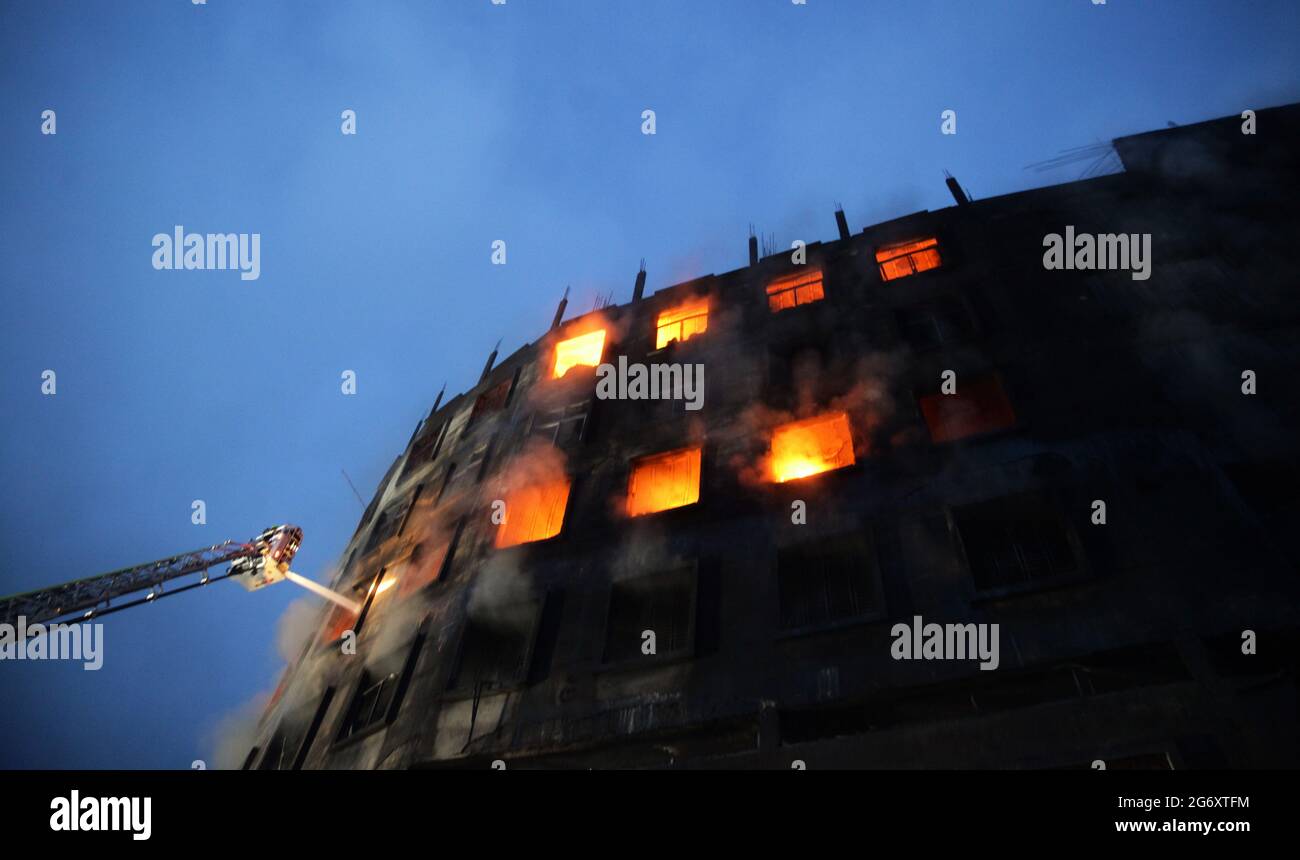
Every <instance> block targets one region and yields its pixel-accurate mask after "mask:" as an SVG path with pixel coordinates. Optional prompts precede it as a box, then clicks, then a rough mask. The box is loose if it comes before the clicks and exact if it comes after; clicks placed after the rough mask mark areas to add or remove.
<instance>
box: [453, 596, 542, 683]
mask: <svg viewBox="0 0 1300 860" xmlns="http://www.w3.org/2000/svg"><path fill="white" fill-rule="evenodd" d="M544 603H545V600H544V599H531V600H521V601H517V602H514V603H511V604H508V605H506V606H505V607H502V609H501V611H506V612H508V611H511V610H516V609H517V610H521V611H523V612H525V613H526V615H527V619H528V620H527V627H526V629H524V630H522V631H520V632H519V635H518V636H517V637H515V638H516V639H517V642H516V643H515V644H516V645H517V646H518V647H517V648H516V649H515V651H516V652H517V655H518V656H517V658H516V661H515V665H514V671H513V674H509V675H504V676H494V677H493V678H492V679H491V680H490V681H489V682H488V683H487V684H484V683H483V678H482V675H477V676H475V678H474V679H473V681H472V682H471V683H469V684H466V683H465V681H466V678H465V676H464V673H465V671H466V668H467V664H466V660H467V659H470V658H472V657H480V656H481V655H482V652H481V650H480V649H482V648H483V647H484V644H483V643H484V641H492V640H493V639H495V640H496V641H497V643H498V647H497V648H496V650H495V655H494V656H495V657H496V659H495V660H492V659H488V660H486V661H485V662H487V664H488V665H489V667H490V668H494V669H499V668H501V667H500V666H499V665H497V664H499V663H501V662H504V661H503V660H502V659H501V654H502V653H503V649H502V648H501V647H500V642H501V641H502V640H503V639H504V638H505V637H503V636H502V635H501V634H499V633H496V632H494V631H493V627H492V625H491V624H489V623H487V622H485V621H484V620H482V617H481V616H479V617H475V616H474V615H472V614H470V613H469V612H466V613H465V615H464V619H465V620H464V623H463V624H462V625H461V630H460V636H459V639H458V641H457V644H456V656H455V659H454V660H453V661H452V664H451V671H450V672H449V673H448V675H447V683H446V693H447V695H448V696H449V697H452V698H458V697H463V696H467V695H468V696H475V697H477V696H480V695H483V694H484V693H502V692H507V691H510V690H518V689H520V688H522V687H524V686H526V685H527V683H528V678H529V676H530V673H531V668H532V663H533V657H534V650H535V649H536V646H537V634H538V631H539V629H540V627H541V621H542V614H543V610H544ZM485 637H486V639H485ZM504 653H506V654H510V651H504ZM475 662H476V663H477V662H484V661H482V660H475Z"/></svg>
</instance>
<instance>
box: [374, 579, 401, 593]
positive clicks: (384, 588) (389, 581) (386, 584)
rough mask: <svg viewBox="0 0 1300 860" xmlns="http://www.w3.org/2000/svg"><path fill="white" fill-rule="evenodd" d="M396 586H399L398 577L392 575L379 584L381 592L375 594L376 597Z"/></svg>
mask: <svg viewBox="0 0 1300 860" xmlns="http://www.w3.org/2000/svg"><path fill="white" fill-rule="evenodd" d="M394 585H397V577H396V576H393V575H392V574H391V573H390V574H388V575H387V576H385V577H384V578H383V580H382V581H381V582H380V583H379V590H378V591H376V592H375V596H376V597H378V596H379V595H381V594H383V593H384V592H385V591H387V590H388V589H390V588H392V587H393V586H394Z"/></svg>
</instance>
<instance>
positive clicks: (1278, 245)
mask: <svg viewBox="0 0 1300 860" xmlns="http://www.w3.org/2000/svg"><path fill="white" fill-rule="evenodd" d="M1257 123H1258V130H1257V133H1256V134H1254V135H1246V134H1243V133H1242V130H1241V125H1242V120H1241V119H1240V118H1238V117H1229V118H1225V119H1222V120H1216V121H1212V122H1208V123H1201V124H1198V125H1194V126H1187V127H1182V128H1172V129H1167V130H1161V131H1157V132H1151V133H1148V134H1142V135H1137V136H1134V137H1129V138H1121V139H1118V140H1116V141H1114V148H1115V151H1116V153H1117V154H1118V155H1119V157H1120V159H1121V160H1122V162H1123V164H1124V168H1125V169H1124V170H1123V172H1120V173H1116V174H1113V175H1108V176H1103V177H1099V178H1095V179H1089V180H1083V181H1078V182H1073V183H1069V184H1066V185H1059V186H1054V187H1048V188H1041V189H1035V190H1030V191H1025V192H1020V193H1014V194H1008V195H1005V196H1001V197H996V198H990V199H984V200H976V201H973V202H966V203H962V204H959V205H955V206H953V207H951V208H948V209H944V210H941V211H936V212H929V211H926V212H919V213H916V214H912V215H908V216H906V217H902V218H899V219H897V220H894V221H890V222H887V223H884V224H878V225H875V226H872V227H868V228H866V229H864V230H862V231H861V232H857V233H851V234H850V233H847V231H841V237H840V238H838V239H835V240H833V241H826V242H821V243H815V244H811V245H809V246H808V247H807V261H806V263H804V264H803V265H802V266H799V265H796V264H795V263H794V262H793V261H792V258H791V252H781V253H778V254H774V255H772V256H768V257H765V258H762V259H757V260H756V261H754V262H752V263H751V265H748V266H746V267H744V268H740V269H737V270H735V271H731V272H727V273H725V274H720V275H708V276H705V277H701V278H698V279H696V280H694V281H691V282H689V283H685V284H680V285H677V286H673V287H670V288H667V289H662V290H659V291H658V292H656V293H654V294H653V295H651V296H649V297H646V298H643V299H641V300H639V301H634V302H632V303H629V304H625V305H618V306H611V307H608V308H605V309H603V310H600V311H597V312H593V314H588V315H585V316H583V317H579V318H576V319H571V320H565V321H562V322H561V323H560V324H559V325H558V326H557V327H556V328H554V329H553V330H551V331H550V332H547V333H546V334H545V335H543V336H542V337H541V338H539V339H538V340H537V341H536V342H535V343H532V344H528V345H526V346H524V347H523V348H521V349H519V350H518V351H516V352H515V353H514V354H513V355H511V356H509V357H508V358H506V359H505V360H504V361H502V362H501V363H500V364H499V365H496V366H494V367H491V368H490V369H489V370H488V371H487V372H486V373H485V375H484V378H483V379H482V380H481V381H480V382H479V384H478V385H476V386H475V387H474V388H473V389H471V390H470V391H467V392H465V393H464V394H461V395H460V396H456V397H453V398H451V399H450V400H448V401H447V402H445V403H440V404H439V405H438V406H437V407H436V408H435V409H434V410H433V411H432V412H431V413H430V414H429V416H428V418H427V419H426V420H425V421H424V422H423V423H422V424H421V426H420V427H419V428H418V429H417V431H416V432H415V434H414V435H413V436H412V439H411V443H410V445H409V446H408V448H407V450H406V451H405V452H404V453H403V454H402V455H401V456H400V457H399V458H398V459H397V460H396V461H395V463H394V464H393V467H392V469H391V470H390V471H389V474H388V475H387V476H385V478H384V480H383V481H382V482H381V485H380V487H379V490H378V492H377V493H376V496H375V498H374V501H373V502H372V503H371V505H370V509H369V510H368V511H367V512H366V515H365V517H364V519H363V521H362V522H361V524H360V525H359V527H358V530H357V532H356V534H355V535H354V536H353V538H352V541H351V543H350V544H349V546H348V548H347V551H346V553H345V555H344V563H343V565H342V567H341V570H340V573H339V575H338V578H337V580H336V582H335V583H334V586H335V588H337V589H338V590H339V591H343V592H354V593H355V594H356V595H357V598H358V600H361V601H364V602H365V603H366V604H367V609H366V610H365V612H363V615H362V617H361V618H360V619H359V621H360V624H359V633H358V634H357V636H356V654H355V655H351V654H346V653H342V652H343V650H344V649H343V648H341V646H340V643H339V641H337V638H336V637H335V635H334V634H335V633H337V632H340V631H342V630H345V629H348V628H349V627H351V628H354V629H355V628H357V627H358V624H357V621H358V620H357V619H348V618H344V619H342V620H341V623H339V622H340V619H337V618H335V619H331V621H330V622H329V623H327V622H326V621H325V620H323V621H322V624H323V625H325V626H328V627H330V630H329V632H328V633H324V634H322V636H321V637H319V638H318V639H317V640H315V641H313V642H312V643H311V646H310V647H309V648H308V649H307V650H306V651H305V652H304V654H303V657H302V659H301V660H300V661H299V663H298V664H296V665H295V666H294V667H291V669H290V672H289V673H288V674H287V676H286V681H285V684H284V685H283V690H282V692H281V693H280V694H279V695H277V698H276V701H275V703H274V704H273V706H272V707H271V708H270V709H269V710H268V712H267V714H266V717H265V719H264V722H263V726H262V729H261V738H260V740H259V743H258V746H257V748H256V749H255V750H253V751H252V752H251V753H250V756H249V759H248V766H249V767H307V768H411V767H431V768H448V767H450V768H455V767H468V768H487V767H490V766H493V763H494V762H501V763H504V766H505V767H508V768H511V769H514V768H527V767H595V768H603V767H680V768H715V767H755V768H790V767H792V766H798V765H796V762H802V763H803V764H804V766H806V767H808V768H835V767H862V768H1060V767H1089V766H1093V763H1094V762H1096V761H1103V762H1106V763H1107V765H1108V766H1110V767H1174V768H1205V767H1232V768H1269V767H1296V766H1300V748H1298V746H1297V733H1296V731H1295V727H1296V725H1297V724H1300V723H1298V720H1297V717H1298V707H1297V701H1298V690H1297V680H1296V678H1297V676H1296V663H1297V643H1298V635H1297V629H1298V625H1300V578H1298V577H1300V571H1298V570H1297V565H1298V564H1300V551H1298V550H1297V548H1296V547H1297V540H1296V537H1295V529H1296V527H1297V525H1300V516H1298V514H1300V504H1298V503H1297V498H1298V494H1297V491H1296V487H1297V484H1296V481H1297V480H1300V469H1298V468H1297V463H1298V462H1300V441H1298V440H1297V434H1296V429H1297V427H1300V415H1298V414H1297V413H1298V411H1300V381H1298V380H1300V299H1297V293H1296V289H1297V279H1296V276H1295V268H1296V267H1295V261H1294V258H1295V254H1296V250H1297V248H1300V205H1298V204H1297V200H1296V196H1295V189H1296V188H1297V187H1300V169H1298V166H1297V151H1296V149H1295V148H1294V142H1295V141H1296V140H1298V139H1300V134H1298V132H1300V107H1297V106H1289V107H1285V108H1277V109H1272V110H1263V111H1260V112H1259V113H1258V116H1257ZM1067 226H1072V227H1073V228H1074V230H1075V231H1076V232H1077V233H1091V234H1120V233H1126V234H1137V235H1144V234H1149V235H1150V237H1151V261H1150V262H1151V276H1150V278H1149V279H1148V280H1145V281H1141V280H1134V279H1133V278H1132V276H1131V273H1130V272H1129V271H1086V270H1074V271H1061V270H1048V269H1046V268H1045V266H1044V237H1045V236H1047V235H1048V234H1051V233H1063V232H1064V231H1065V229H1066V227H1067ZM925 238H934V239H936V240H937V243H938V249H939V254H940V256H941V259H942V263H941V265H939V266H938V267H937V268H932V269H929V270H926V271H920V272H918V273H916V274H913V275H910V276H907V277H901V278H897V279H894V280H883V279H882V275H881V268H880V265H879V264H878V262H877V251H878V250H879V249H880V248H882V247H886V246H889V245H891V244H893V243H900V242H906V241H911V240H918V239H925ZM809 269H820V271H821V272H822V274H823V281H822V283H823V290H824V297H823V298H822V299H821V300H819V301H814V302H811V303H808V304H806V305H800V306H798V307H794V308H790V309H787V310H782V311H780V312H775V313H774V312H773V311H772V310H771V309H770V305H769V302H768V297H767V295H766V287H767V285H769V284H770V283H772V282H773V281H774V280H775V279H778V278H780V277H781V276H784V275H788V274H790V273H792V272H795V271H799V270H809ZM695 296H706V297H707V299H708V301H709V306H710V311H709V321H708V328H707V331H706V332H704V333H702V334H699V335H697V336H695V337H692V338H691V339H689V340H687V341H686V342H684V343H675V344H672V345H670V346H668V347H665V348H664V349H663V350H656V349H655V345H656V344H655V329H656V319H657V317H658V314H659V313H660V312H661V311H663V310H665V309H667V308H670V307H673V306H675V305H678V304H680V303H681V302H682V301H683V300H684V299H686V298H689V297H695ZM594 326H600V327H604V328H605V329H606V331H607V337H606V343H605V348H604V352H603V358H604V360H605V361H607V362H608V361H614V360H615V359H616V357H617V356H620V355H623V356H627V359H628V361H631V362H643V363H652V362H679V363H680V362H690V363H698V364H701V365H703V366H704V368H705V373H706V380H707V382H706V388H705V401H704V408H703V409H702V410H700V411H699V412H687V411H686V410H684V409H683V406H682V403H681V402H680V401H676V402H674V401H628V400H601V399H598V398H596V397H595V396H594V391H595V381H596V379H595V373H594V372H593V371H592V370H591V369H582V368H579V369H576V370H574V371H571V372H570V373H569V374H567V375H566V376H565V377H564V378H562V379H552V378H549V377H550V369H551V358H550V357H551V354H552V350H553V346H554V343H555V342H556V341H557V340H559V339H563V338H566V337H569V336H571V335H572V334H574V333H577V332H580V331H583V330H586V329H589V328H592V327H594ZM945 371H952V372H953V374H955V380H956V385H957V390H958V391H959V392H960V391H961V390H962V386H963V385H967V384H971V385H974V384H975V383H976V382H978V383H979V384H980V385H992V386H996V387H997V388H998V389H999V390H1000V391H1001V392H1002V393H1003V396H1005V398H1006V401H1007V402H1008V403H1009V404H1010V407H1011V410H1012V411H1013V413H1014V418H1013V420H1011V421H1010V422H1007V421H1005V420H1003V421H1001V422H1000V423H999V422H995V423H997V426H994V427H989V428H985V431H984V432H979V433H974V434H970V435H965V436H962V437H961V438H955V439H951V440H949V441H935V440H936V435H938V436H940V437H941V436H942V435H943V434H942V433H938V434H937V433H936V430H937V428H936V427H935V426H933V424H932V422H931V421H930V420H927V414H926V411H925V409H924V408H923V406H922V403H923V402H925V398H927V397H930V396H935V395H937V396H943V395H942V394H940V393H939V386H940V383H941V380H942V379H943V374H944V372H945ZM1247 371H1250V372H1252V373H1250V374H1247ZM1248 380H1249V382H1248ZM1251 385H1253V388H1252V387H1251ZM1247 391H1253V392H1254V393H1246V392H1247ZM830 408H842V409H843V410H844V411H846V412H847V413H848V414H849V417H850V421H851V423H852V427H853V437H854V450H855V454H856V458H855V459H856V462H855V463H854V465H852V466H849V467H847V468H843V469H839V470H836V471H832V472H826V473H823V474H820V475H816V476H813V477H810V478H805V479H802V480H798V481H791V482H788V483H782V484H776V483H772V482H770V481H766V480H763V477H762V475H761V473H760V472H758V471H756V470H755V468H754V464H755V463H758V462H760V461H761V458H762V456H763V452H764V450H765V449H766V446H767V444H768V440H769V435H770V428H771V425H772V422H773V421H775V420H776V418H775V417H774V416H781V415H785V416H802V415H804V414H811V413H816V412H818V411H824V410H826V409H830ZM979 408H983V407H977V411H978V409H979ZM959 435H960V434H959ZM530 440H531V447H530ZM539 444H544V445H546V446H550V448H552V449H554V451H555V453H556V454H557V455H558V461H559V462H561V463H562V464H563V468H564V470H565V472H566V474H567V475H568V476H569V477H570V478H571V479H572V484H571V488H570V494H569V497H568V501H567V505H566V508H565V512H564V517H563V526H562V529H561V530H560V532H559V534H558V535H556V536H555V537H552V538H550V539H547V540H544V541H538V542H534V543H526V544H522V545H519V546H515V547H510V548H506V549H497V548H496V547H495V546H494V536H495V534H496V530H497V528H498V524H497V523H495V522H494V520H493V502H494V501H496V500H497V499H499V498H501V486H502V480H503V477H502V476H504V475H507V474H509V472H510V470H511V468H512V462H513V461H515V460H516V459H517V458H519V457H522V456H526V455H525V454H524V452H525V451H530V450H531V451H536V450H537V448H538V445H539ZM691 445H699V446H701V447H702V449H703V457H702V469H701V479H700V493H699V501H698V502H696V503H695V504H693V505H689V506H686V507H681V508H677V509H674V510H668V511H663V512H660V513H656V514H650V515H646V516H641V517H636V518H628V517H626V516H624V515H623V514H622V512H621V508H620V502H619V500H620V499H621V496H622V494H623V493H625V492H626V487H627V483H628V475H629V468H630V467H629V464H630V463H631V462H632V461H633V460H634V459H635V458H638V457H641V456H644V455H649V454H654V453H658V452H663V451H669V450H673V449H677V448H682V447H684V446H691ZM796 502H801V503H802V505H803V508H804V511H805V521H804V522H794V521H793V520H795V519H798V517H795V516H793V511H794V510H795V509H796V508H797V507H798V505H796V504H795V503H796ZM1097 502H1104V511H1105V517H1104V523H1103V522H1099V521H1098V520H1099V514H1098V511H1099V508H1098V506H1097V504H1096V503H1097ZM417 569H420V570H422V573H421V574H419V575H418V576H417V575H416V574H415V573H414V571H416V570H417ZM804 571H807V573H806V575H805V574H804V573H803V572H804ZM390 576H391V577H393V578H394V579H395V580H396V581H397V584H396V585H395V586H394V587H391V588H387V590H386V591H384V592H382V593H378V594H376V592H379V586H380V584H381V583H383V582H385V578H386V577H390ZM403 577H407V578H408V585H409V584H410V582H415V583H416V585H418V587H415V588H408V587H406V586H404V585H403V584H402V582H401V579H402V578H403ZM411 577H414V579H410V578H411ZM801 577H802V578H801ZM810 577H815V578H818V579H816V581H817V582H818V583H820V585H818V586H817V587H816V588H814V589H813V591H809V590H808V588H809V586H808V578H810ZM426 580H428V581H426ZM488 581H492V582H496V583H498V584H500V585H501V587H500V588H497V586H496V585H485V584H484V583H486V582H488ZM390 585H391V583H390ZM476 589H481V590H482V591H483V594H480V595H479V596H478V597H476V596H475V592H476ZM493 591H500V592H501V593H500V594H493V593H490V592H493ZM484 595H487V596H486V597H485V596H484ZM656 601H658V602H656ZM796 604H797V605H796ZM477 606H485V607H487V610H486V611H487V612H488V615H489V616H490V617H489V618H488V621H487V622H484V623H485V625H486V626H483V625H480V626H479V627H478V628H476V627H475V624H476V621H475V618H476V617H477V616H476V612H477V609H476V607H477ZM916 616H920V617H921V618H922V619H923V620H924V622H927V623H929V622H935V623H940V624H946V623H961V624H968V623H973V624H988V625H991V624H997V625H998V629H999V631H1000V634H999V642H1000V662H999V665H998V667H997V668H996V669H994V670H992V671H985V670H981V669H980V668H979V665H978V663H977V662H976V661H972V660H899V659H895V658H894V656H893V654H892V653H891V645H892V644H893V642H894V636H893V634H892V632H891V631H892V630H893V628H894V625H896V624H900V623H904V624H910V623H911V622H912V620H913V618H914V617H916ZM642 618H658V619H659V621H657V622H653V623H663V624H667V625H668V626H669V627H672V628H673V629H672V630H671V632H670V633H665V632H664V631H660V632H659V639H660V643H661V646H663V645H664V643H667V647H661V648H660V649H659V652H658V653H656V654H652V655H646V654H642V653H641V651H640V650H639V649H628V648H626V647H614V643H613V638H612V637H613V636H615V635H616V634H618V635H622V633H623V632H624V631H623V627H626V625H627V624H629V623H633V622H635V621H637V620H638V619H642ZM629 619H630V621H629ZM665 619H666V620H665ZM620 625H622V626H620ZM1247 643H1253V647H1254V650H1255V652H1256V653H1253V654H1248V653H1243V650H1245V651H1249V650H1251V647H1250V646H1249V645H1248V644H1247ZM621 645H622V646H626V643H625V642H624V643H621ZM629 655H630V656H629ZM496 766H498V767H500V766H502V765H501V764H497V765H496Z"/></svg>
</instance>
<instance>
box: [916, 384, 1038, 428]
mask: <svg viewBox="0 0 1300 860" xmlns="http://www.w3.org/2000/svg"><path fill="white" fill-rule="evenodd" d="M919 403H920V407H921V414H922V415H923V416H924V418H925V424H926V427H928V428H929V430H930V438H931V439H932V440H933V441H934V442H935V443H942V442H952V441H955V440H957V439H965V438H967V437H969V436H980V435H983V434H985V433H992V432H995V431H997V430H1004V429H1006V428H1008V427H1014V426H1015V423H1016V413H1015V410H1014V409H1012V407H1011V401H1010V400H1008V399H1007V394H1006V391H1004V390H1003V388H1002V381H1001V380H1000V379H999V378H998V376H997V374H992V373H990V374H986V375H983V376H976V377H973V378H970V379H964V378H962V377H960V376H959V377H958V378H957V390H956V393H954V394H943V393H941V392H939V393H934V394H927V395H924V396H923V397H921V398H920V399H919Z"/></svg>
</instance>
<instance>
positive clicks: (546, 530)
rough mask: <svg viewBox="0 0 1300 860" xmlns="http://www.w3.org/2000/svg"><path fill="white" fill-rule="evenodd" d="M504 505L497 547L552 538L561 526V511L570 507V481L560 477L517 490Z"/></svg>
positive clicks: (562, 513) (509, 495)
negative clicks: (503, 518) (503, 515)
mask: <svg viewBox="0 0 1300 860" xmlns="http://www.w3.org/2000/svg"><path fill="white" fill-rule="evenodd" d="M505 503H506V510H505V521H504V522H502V523H501V525H499V526H497V539H496V545H497V546H498V547H507V546H515V545H517V544H521V543H530V542H532V541H537V540H546V539H547V538H550V537H555V536H556V535H557V534H559V533H560V527H561V526H563V525H564V509H565V508H566V507H567V506H568V504H569V481H568V479H567V478H561V479H560V480H558V481H551V482H549V483H545V484H534V485H533V486H529V487H520V488H519V489H517V490H513V491H511V492H510V493H509V494H508V495H507V496H506V498H505Z"/></svg>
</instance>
